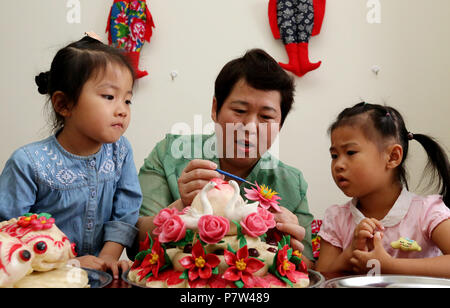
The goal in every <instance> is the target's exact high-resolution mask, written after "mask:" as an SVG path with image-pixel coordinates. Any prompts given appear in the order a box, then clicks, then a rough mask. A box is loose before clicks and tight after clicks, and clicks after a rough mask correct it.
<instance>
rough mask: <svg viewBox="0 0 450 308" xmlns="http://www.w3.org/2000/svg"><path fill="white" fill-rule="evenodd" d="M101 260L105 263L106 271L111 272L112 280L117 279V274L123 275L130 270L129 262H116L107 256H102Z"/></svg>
mask: <svg viewBox="0 0 450 308" xmlns="http://www.w3.org/2000/svg"><path fill="white" fill-rule="evenodd" d="M102 259H103V260H104V262H105V267H106V270H110V271H111V272H112V275H113V277H114V279H119V272H122V273H123V272H125V271H127V270H128V269H129V268H130V261H126V260H116V259H115V258H114V257H113V256H108V255H104V256H102ZM106 270H105V271H106Z"/></svg>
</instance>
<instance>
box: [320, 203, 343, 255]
mask: <svg viewBox="0 0 450 308" xmlns="http://www.w3.org/2000/svg"><path fill="white" fill-rule="evenodd" d="M338 207H339V206H338V205H333V206H331V207H329V208H328V209H326V211H325V215H324V218H323V223H322V227H321V228H320V231H319V236H320V238H321V239H323V240H325V241H327V242H328V243H330V244H331V245H333V246H335V247H339V248H341V249H344V243H343V240H342V237H341V236H340V235H339V233H338V230H340V229H341V228H340V227H339V224H338V222H337V218H339V217H340V216H339V214H338Z"/></svg>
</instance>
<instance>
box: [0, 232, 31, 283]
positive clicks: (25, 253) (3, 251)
mask: <svg viewBox="0 0 450 308" xmlns="http://www.w3.org/2000/svg"><path fill="white" fill-rule="evenodd" d="M33 258H34V253H33V252H32V251H31V250H30V249H28V247H27V246H25V245H24V244H23V243H22V242H21V241H20V240H19V239H17V238H14V237H12V236H10V235H8V234H6V233H2V232H0V287H2V288H4V287H12V286H13V284H14V283H15V282H17V281H19V280H20V279H22V278H23V277H24V276H26V275H28V274H29V273H31V272H32V271H33V268H32V267H31V262H32V261H33Z"/></svg>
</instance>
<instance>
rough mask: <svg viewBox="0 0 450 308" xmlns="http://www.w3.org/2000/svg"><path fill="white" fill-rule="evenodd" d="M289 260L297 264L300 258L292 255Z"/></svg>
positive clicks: (300, 261) (300, 260)
mask: <svg viewBox="0 0 450 308" xmlns="http://www.w3.org/2000/svg"><path fill="white" fill-rule="evenodd" d="M289 261H291V262H292V263H294V264H295V265H299V264H300V263H302V259H301V258H299V257H297V256H292V258H291V259H290V260H289Z"/></svg>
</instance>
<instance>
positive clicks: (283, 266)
mask: <svg viewBox="0 0 450 308" xmlns="http://www.w3.org/2000/svg"><path fill="white" fill-rule="evenodd" d="M288 249H292V248H289V246H288V245H284V247H283V249H281V250H279V251H278V255H277V270H278V273H279V274H280V275H281V276H283V277H286V278H287V279H289V280H290V281H291V282H295V281H296V278H295V273H294V272H295V264H294V263H292V262H290V261H289V259H288Z"/></svg>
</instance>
